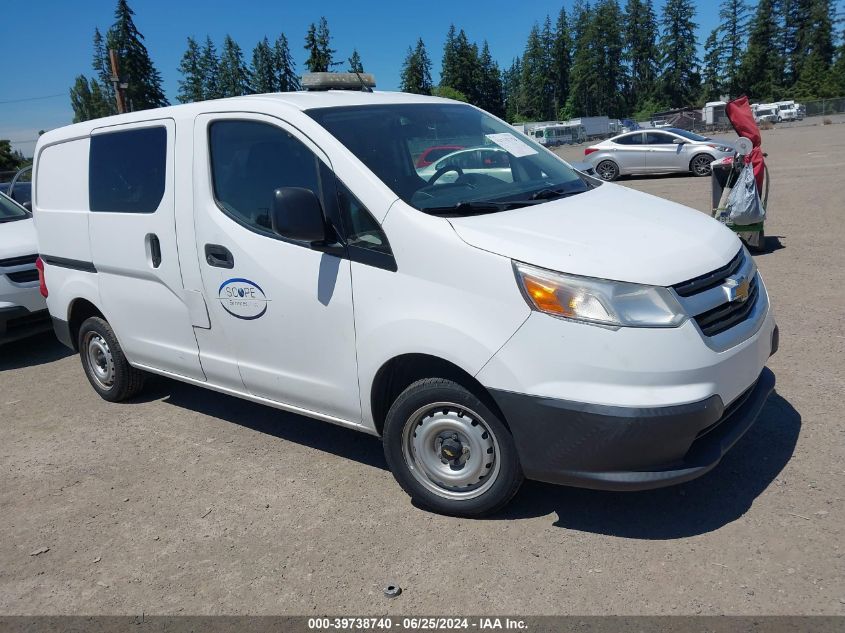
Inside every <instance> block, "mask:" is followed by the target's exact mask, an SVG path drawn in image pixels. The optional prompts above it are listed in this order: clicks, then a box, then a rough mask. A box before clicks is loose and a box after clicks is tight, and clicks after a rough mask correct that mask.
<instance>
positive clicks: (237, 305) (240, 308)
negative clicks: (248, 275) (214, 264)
mask: <svg viewBox="0 0 845 633" xmlns="http://www.w3.org/2000/svg"><path fill="white" fill-rule="evenodd" d="M217 296H218V298H219V299H220V305H222V306H223V309H224V310H225V311H226V312H228V313H229V314H231V315H232V316H233V317H237V318H239V319H246V320H247V321H251V320H252V319H257V318H259V317H262V316H264V313H265V312H267V304H268V303H269V302H270V300H269V299H268V298H267V296H266V295H265V294H264V291H263V290H262V289H261V286H259V285H258V284H257V283H255V282H254V281H250V280H249V279H242V278H240V277H238V278H235V279H227V280H226V281H224V282H223V283H222V284H220V289H219V290H218V291H217Z"/></svg>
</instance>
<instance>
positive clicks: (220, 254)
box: [205, 244, 235, 268]
mask: <svg viewBox="0 0 845 633" xmlns="http://www.w3.org/2000/svg"><path fill="white" fill-rule="evenodd" d="M205 261H206V263H207V264H208V265H209V266H214V267H215V268H234V267H235V258H234V257H233V256H232V251H230V250H229V249H228V248H226V247H225V246H221V245H220V244H206V245H205Z"/></svg>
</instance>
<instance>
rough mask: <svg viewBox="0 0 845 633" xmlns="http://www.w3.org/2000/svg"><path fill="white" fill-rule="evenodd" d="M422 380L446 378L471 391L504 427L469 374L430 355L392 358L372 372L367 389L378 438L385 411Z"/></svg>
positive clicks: (491, 402)
mask: <svg viewBox="0 0 845 633" xmlns="http://www.w3.org/2000/svg"><path fill="white" fill-rule="evenodd" d="M424 378H446V379H448V380H453V381H455V382H456V383H458V384H459V385H461V386H462V387H464V388H466V389H468V390H469V391H471V392H472V393H473V394H474V395H475V396H476V397H477V398H479V399H480V400H481V401H482V402H484V404H485V405H486V406H487V407H488V408H489V409H490V410H491V411H493V412H494V413H495V414H496V415H497V416H499V418H500V419H501V420H502V422H503V423H504V424H505V425H506V426H507V420H506V419H505V416H504V414H503V413H502V411H501V409H500V408H499V405H498V404H496V401H495V400H494V399H493V397H492V396H491V395H490V392H489V391H487V389H486V388H485V387H484V386H483V385H482V384H481V383H480V382H478V380H477V379H476V378H475V377H474V376H472V375H471V374H470V373H469V372H467V371H466V370H464V369H463V368H461V367H459V366H458V365H456V364H455V363H453V362H451V361H448V360H446V359H444V358H440V357H439V356H433V355H430V354H418V353H408V354H402V355H399V356H394V357H393V358H391V359H390V360H388V361H386V362H385V363H384V364H383V365H382V366H381V367H380V368H379V369H378V371H377V372H376V374H375V377H374V378H373V383H372V386H371V388H370V407H371V411H372V416H373V423H374V424H375V430H376V432H377V433H378V434H379V435H381V434H382V431H383V430H384V422H385V419H386V418H387V412H388V411H389V410H390V407H391V405H392V404H393V402H394V401H395V400H396V398H397V397H398V396H399V394H401V393H402V392H403V391H404V390H405V389H407V388H408V387H409V386H410V385H411V384H413V383H415V382H416V381H417V380H421V379H424Z"/></svg>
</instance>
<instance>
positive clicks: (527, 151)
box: [486, 132, 537, 158]
mask: <svg viewBox="0 0 845 633" xmlns="http://www.w3.org/2000/svg"><path fill="white" fill-rule="evenodd" d="M486 136H487V138H489V139H490V140H491V141H493V142H494V143H495V144H496V145H498V146H499V147H501V148H502V149H503V150H505V151H507V153H508V154H510V155H512V156H516V157H517V158H521V157H523V156H530V155H531V154H536V153H537V150H536V149H534V148H532V147H531V146H530V145H529V144H528V143H526V142H525V141H521V140H519V139H518V138H517V137H516V136H514V135H513V134H511V133H510V132H502V133H500V134H487V135H486Z"/></svg>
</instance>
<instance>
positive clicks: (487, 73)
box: [476, 40, 505, 117]
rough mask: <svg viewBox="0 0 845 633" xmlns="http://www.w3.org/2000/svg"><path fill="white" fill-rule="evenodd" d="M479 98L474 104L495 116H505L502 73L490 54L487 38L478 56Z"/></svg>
mask: <svg viewBox="0 0 845 633" xmlns="http://www.w3.org/2000/svg"><path fill="white" fill-rule="evenodd" d="M478 90H479V93H480V94H479V99H478V103H476V105H477V106H478V107H479V108H481V109H482V110H486V111H487V112H489V113H490V114H494V115H495V116H497V117H503V116H505V105H504V101H503V96H502V74H501V73H500V72H499V65H498V64H497V63H496V62H495V61H494V60H493V56H492V55H491V54H490V47H489V46H488V45H487V40H485V41H484V43H483V44H482V46H481V55H480V56H479V79H478Z"/></svg>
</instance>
